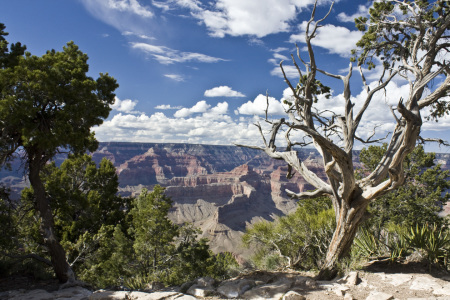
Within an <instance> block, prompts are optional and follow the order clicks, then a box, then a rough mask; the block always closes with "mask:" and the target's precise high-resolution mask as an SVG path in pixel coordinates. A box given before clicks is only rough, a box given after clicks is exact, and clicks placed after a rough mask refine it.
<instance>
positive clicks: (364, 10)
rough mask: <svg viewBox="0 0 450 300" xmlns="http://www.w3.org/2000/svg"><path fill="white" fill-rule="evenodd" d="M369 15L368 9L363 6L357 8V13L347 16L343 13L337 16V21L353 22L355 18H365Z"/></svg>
mask: <svg viewBox="0 0 450 300" xmlns="http://www.w3.org/2000/svg"><path fill="white" fill-rule="evenodd" d="M368 15H369V8H368V7H367V6H364V5H359V6H358V11H357V12H356V13H354V14H353V15H350V16H349V15H347V14H346V13H345V12H341V13H340V14H338V15H337V19H338V20H339V21H341V22H351V23H353V22H355V19H356V18H357V17H367V16H368Z"/></svg>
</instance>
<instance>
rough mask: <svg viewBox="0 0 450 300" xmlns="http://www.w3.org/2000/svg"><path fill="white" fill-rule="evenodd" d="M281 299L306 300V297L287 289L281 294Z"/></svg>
mask: <svg viewBox="0 0 450 300" xmlns="http://www.w3.org/2000/svg"><path fill="white" fill-rule="evenodd" d="M281 299H282V300H306V297H305V296H303V295H301V294H299V293H297V292H294V291H289V292H287V293H286V294H284V295H283V298H281Z"/></svg>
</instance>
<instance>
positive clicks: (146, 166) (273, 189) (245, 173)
mask: <svg viewBox="0 0 450 300" xmlns="http://www.w3.org/2000/svg"><path fill="white" fill-rule="evenodd" d="M298 156H299V158H300V159H301V160H302V161H303V162H304V163H305V164H306V165H307V166H308V167H309V168H310V169H311V170H312V171H313V172H314V173H316V174H317V175H318V176H319V177H321V178H323V179H325V174H324V171H323V168H322V167H321V164H322V161H321V158H320V155H319V154H318V153H317V152H316V151H315V150H313V149H300V150H299V151H298ZM358 156H359V153H358V152H355V153H354V154H353V157H354V162H353V163H354V167H355V168H359V167H360V164H359V162H358V160H357V159H358ZM92 157H93V159H94V160H95V161H96V162H99V161H100V160H101V159H102V158H104V157H106V158H108V159H109V160H111V161H112V162H113V163H114V165H115V166H116V168H117V173H118V175H119V183H120V194H121V195H123V196H135V195H138V194H139V193H140V192H141V191H142V189H143V188H147V189H149V190H151V189H152V188H153V186H154V185H156V184H159V185H162V186H164V187H166V194H167V195H168V196H170V197H171V198H172V201H173V208H172V210H171V211H170V217H171V219H172V220H173V221H174V222H176V223H179V224H182V223H185V222H189V223H193V224H194V225H195V226H197V227H199V228H201V230H202V231H203V236H205V237H207V238H208V239H210V245H211V248H212V249H213V250H214V251H216V252H220V251H230V252H233V253H235V254H236V255H243V256H246V251H247V250H245V249H243V248H242V247H241V245H240V237H241V236H242V234H243V231H244V230H245V228H246V226H248V225H250V224H252V223H254V222H256V221H259V220H263V219H264V220H273V219H274V218H276V217H277V216H281V215H284V214H286V213H288V212H291V211H293V210H295V208H296V203H295V201H294V200H292V199H290V198H289V197H287V196H286V192H285V190H286V189H289V190H291V191H294V192H296V193H298V192H301V191H306V190H311V189H312V186H310V185H309V184H308V183H307V182H306V181H305V180H304V179H303V178H302V177H301V176H300V175H298V174H294V175H293V177H292V178H291V179H287V178H286V174H287V170H288V169H287V166H286V164H285V163H284V162H283V161H277V160H274V159H271V158H269V157H268V156H267V155H266V154H265V153H263V152H262V151H257V150H252V149H247V148H239V147H235V146H213V145H193V144H162V143H114V142H111V143H100V146H99V148H98V150H97V151H96V152H94V153H92ZM64 158H65V157H64V156H63V155H60V156H57V157H56V163H57V164H60V163H61V162H62V161H63V159H64ZM436 161H437V163H440V164H442V167H443V169H449V167H450V164H449V162H450V155H449V154H437V159H436ZM20 166H21V163H20V161H18V160H15V161H13V162H12V171H8V170H4V169H3V170H0V183H3V184H4V185H7V186H9V187H11V188H12V190H13V192H14V196H15V197H16V198H18V197H19V196H18V195H19V193H20V190H21V189H22V188H23V187H24V186H27V183H26V180H24V178H25V177H24V174H25V173H24V171H23V170H20ZM448 212H450V208H448V207H445V213H448Z"/></svg>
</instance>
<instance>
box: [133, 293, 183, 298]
mask: <svg viewBox="0 0 450 300" xmlns="http://www.w3.org/2000/svg"><path fill="white" fill-rule="evenodd" d="M180 295H182V294H180V293H177V292H153V293H145V292H131V293H130V294H129V295H128V296H127V297H128V298H127V300H162V299H164V300H169V299H178V296H180Z"/></svg>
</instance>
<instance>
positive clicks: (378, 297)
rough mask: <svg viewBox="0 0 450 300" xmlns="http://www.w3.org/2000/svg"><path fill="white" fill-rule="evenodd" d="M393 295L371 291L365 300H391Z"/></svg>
mask: <svg viewBox="0 0 450 300" xmlns="http://www.w3.org/2000/svg"><path fill="white" fill-rule="evenodd" d="M391 299H394V296H392V295H389V294H386V293H382V292H371V293H370V294H369V296H368V297H367V298H366V300H391Z"/></svg>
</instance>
